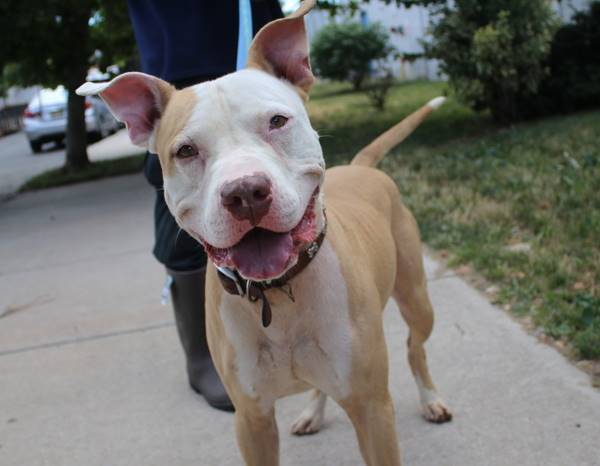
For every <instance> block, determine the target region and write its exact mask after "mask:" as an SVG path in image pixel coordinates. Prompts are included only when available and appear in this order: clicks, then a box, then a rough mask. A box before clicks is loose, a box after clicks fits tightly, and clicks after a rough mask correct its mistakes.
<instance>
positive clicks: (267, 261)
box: [230, 228, 294, 280]
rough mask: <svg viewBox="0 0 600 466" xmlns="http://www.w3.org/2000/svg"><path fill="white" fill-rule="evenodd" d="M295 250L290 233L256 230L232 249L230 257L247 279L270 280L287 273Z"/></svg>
mask: <svg viewBox="0 0 600 466" xmlns="http://www.w3.org/2000/svg"><path fill="white" fill-rule="evenodd" d="M293 250H294V242H293V240H292V235H290V233H274V232H272V231H268V230H263V229H262V228H255V229H254V230H252V231H250V232H249V233H248V234H247V235H246V236H244V238H242V240H241V241H240V242H239V243H238V244H236V245H235V246H233V247H232V248H231V253H230V257H231V259H232V261H233V263H234V265H235V268H236V269H237V270H238V272H239V273H240V274H242V276H244V277H245V278H250V279H253V280H268V279H269V278H275V277H278V276H280V275H281V274H282V273H283V272H284V271H285V267H286V266H287V264H288V262H289V260H290V257H291V255H292V252H293Z"/></svg>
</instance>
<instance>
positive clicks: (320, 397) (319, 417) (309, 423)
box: [292, 390, 327, 435]
mask: <svg viewBox="0 0 600 466" xmlns="http://www.w3.org/2000/svg"><path fill="white" fill-rule="evenodd" d="M326 401H327V395H325V393H323V392H321V391H319V390H313V391H312V392H311V394H310V401H309V403H308V406H306V408H304V411H302V412H301V413H300V416H298V418H297V419H296V420H295V421H294V423H293V424H292V434H294V435H308V434H316V433H317V432H319V430H321V425H322V424H323V413H324V411H325V402H326Z"/></svg>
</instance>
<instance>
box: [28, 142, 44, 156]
mask: <svg viewBox="0 0 600 466" xmlns="http://www.w3.org/2000/svg"><path fill="white" fill-rule="evenodd" d="M29 147H31V152H33V153H34V154H39V153H40V152H42V143H41V142H40V141H29Z"/></svg>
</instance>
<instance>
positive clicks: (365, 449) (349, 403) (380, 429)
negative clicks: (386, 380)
mask: <svg viewBox="0 0 600 466" xmlns="http://www.w3.org/2000/svg"><path fill="white" fill-rule="evenodd" d="M340 406H341V407H342V408H343V409H344V410H345V411H346V413H347V414H348V417H349V418H350V420H351V421H352V424H353V425H354V429H355V430H356V436H357V437H358V444H359V446H360V451H361V453H362V456H363V458H364V460H365V463H366V464H367V466H400V451H399V449H398V438H397V435H396V426H395V421H394V405H393V403H392V400H391V398H390V396H389V394H387V393H386V394H385V395H383V396H380V397H377V396H375V397H371V394H364V395H362V394H361V395H360V396H353V397H350V398H349V399H346V400H343V401H341V402H340Z"/></svg>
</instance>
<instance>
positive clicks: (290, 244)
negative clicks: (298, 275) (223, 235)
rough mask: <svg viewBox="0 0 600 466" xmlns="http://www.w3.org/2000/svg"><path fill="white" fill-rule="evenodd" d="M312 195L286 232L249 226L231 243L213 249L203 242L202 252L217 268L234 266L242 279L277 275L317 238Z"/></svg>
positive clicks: (268, 278)
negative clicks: (301, 212)
mask: <svg viewBox="0 0 600 466" xmlns="http://www.w3.org/2000/svg"><path fill="white" fill-rule="evenodd" d="M317 195H318V191H315V193H314V194H313V196H312V197H311V199H310V202H309V203H308V206H307V207H306V210H305V211H304V215H303V216H302V219H301V220H300V222H298V224H297V225H296V226H295V227H294V228H293V229H291V230H290V231H288V232H284V233H278V232H275V231H270V230H266V229H264V228H258V227H257V228H253V229H252V230H250V231H249V232H248V233H246V235H245V236H244V237H243V238H242V239H241V240H240V241H239V242H238V243H237V244H235V245H233V246H231V247H229V248H215V247H213V246H211V245H210V244H208V243H206V242H204V243H203V244H204V247H205V249H206V252H207V254H208V256H209V258H210V259H211V261H212V262H213V263H214V264H215V265H216V266H217V267H229V268H232V269H236V270H237V271H238V272H239V273H240V274H241V275H242V276H243V277H244V278H249V279H252V280H255V281H262V280H271V279H275V278H278V277H280V276H281V275H283V274H284V273H285V271H286V270H287V269H289V268H290V267H291V266H292V265H293V264H294V263H295V262H296V260H297V258H298V254H299V253H300V251H301V250H302V248H303V247H304V246H305V245H307V244H309V243H311V242H312V241H314V240H315V238H316V237H317V231H316V229H317V225H316V213H315V201H316V197H317Z"/></svg>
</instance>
